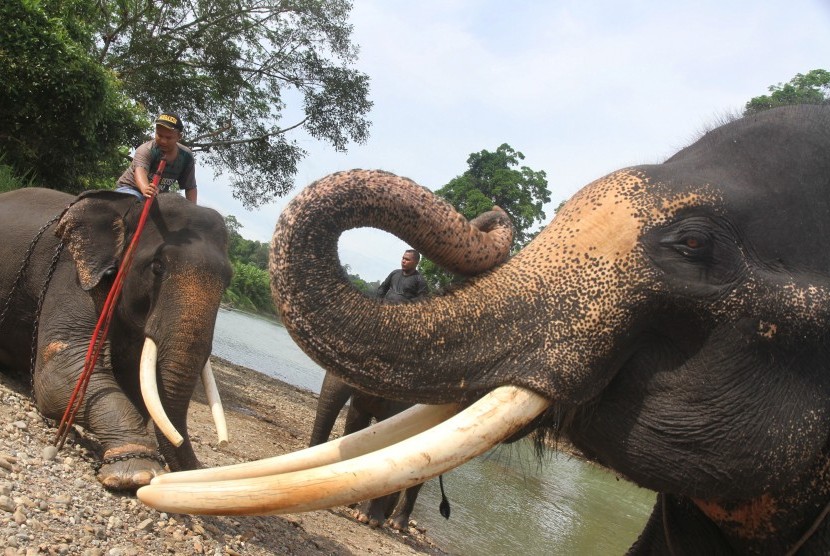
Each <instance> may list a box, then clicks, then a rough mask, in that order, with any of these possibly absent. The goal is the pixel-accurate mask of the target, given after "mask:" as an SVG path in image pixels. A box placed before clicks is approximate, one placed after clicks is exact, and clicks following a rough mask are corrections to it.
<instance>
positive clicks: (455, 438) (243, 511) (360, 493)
mask: <svg viewBox="0 0 830 556" xmlns="http://www.w3.org/2000/svg"><path fill="white" fill-rule="evenodd" d="M549 404H550V401H549V400H547V399H546V398H543V397H542V396H540V395H538V394H536V393H534V392H531V391H529V390H526V389H524V388H516V387H511V386H505V387H501V388H498V389H496V390H494V391H492V392H490V393H489V394H487V395H486V396H484V397H483V398H482V399H480V400H479V401H477V402H476V403H475V404H473V405H471V406H470V407H469V408H467V409H466V410H464V411H462V412H461V413H459V414H458V415H456V416H455V417H452V418H450V419H448V420H447V421H445V422H443V423H441V424H439V425H437V426H435V427H433V428H432V429H430V430H428V431H425V432H422V433H420V434H417V435H415V436H413V437H411V438H408V439H407V440H404V441H402V442H399V443H397V444H395V445H393V446H389V447H386V448H384V449H382V450H379V451H377V452H374V453H371V454H367V455H363V456H359V457H356V458H353V459H349V460H346V461H341V462H338V463H335V464H331V465H327V466H324V467H318V468H314V469H307V470H303V471H295V472H291V473H285V474H281V475H269V476H267V477H258V478H251V479H239V480H233V481H215V482H200V483H166V484H165V483H162V484H151V485H148V486H144V487H141V488H140V489H138V493H137V494H138V497H139V499H140V500H141V501H142V502H144V503H145V504H147V505H149V506H152V507H153V508H156V509H157V510H159V511H165V512H174V513H189V514H212V515H262V514H276V513H295V512H305V511H312V510H319V509H323V508H330V507H333V506H339V505H342V504H348V503H351V502H355V501H359V500H368V499H370V498H375V497H377V496H382V495H384V494H389V493H390V492H396V491H399V490H403V489H406V488H409V487H411V486H414V485H416V484H419V483H422V482H424V481H426V480H428V479H431V478H432V477H435V476H436V475H440V474H441V473H444V472H446V471H448V470H450V469H453V468H455V467H458V466H459V465H461V464H462V463H465V462H467V461H469V460H470V459H472V458H474V457H476V456H478V455H480V454H482V453H484V452H485V451H487V450H488V449H490V448H491V447H492V446H494V445H496V444H498V443H499V442H501V441H502V440H505V439H506V438H508V437H510V436H511V435H512V434H514V433H515V432H517V431H518V430H520V429H521V428H522V427H523V426H524V425H526V424H528V423H529V422H531V421H532V420H533V419H534V418H535V417H536V416H537V415H539V414H540V413H541V412H542V411H544V410H545V408H546V407H547V406H548V405H549Z"/></svg>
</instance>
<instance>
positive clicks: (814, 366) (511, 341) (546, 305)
mask: <svg viewBox="0 0 830 556" xmlns="http://www.w3.org/2000/svg"><path fill="white" fill-rule="evenodd" d="M828 153H830V106H790V107H784V108H778V109H775V110H769V111H766V112H762V113H760V114H757V115H753V116H749V117H746V118H743V119H740V120H736V121H732V122H730V123H727V124H725V125H723V126H721V127H719V128H717V129H713V130H712V131H709V132H708V133H706V134H705V135H704V136H703V137H701V138H700V139H699V140H698V141H697V142H696V143H694V144H693V145H691V146H689V147H687V148H685V149H683V150H681V151H680V152H678V153H677V154H676V155H674V156H672V157H671V158H669V159H668V160H666V161H665V162H664V163H662V164H655V165H643V166H636V167H631V168H627V169H623V170H620V171H617V172H614V173H612V174H610V175H608V176H606V177H604V178H601V179H599V180H597V181H596V182H594V183H592V184H590V185H588V186H586V187H585V188H584V189H583V190H581V191H580V192H579V193H578V194H576V195H575V196H574V197H573V198H572V199H571V200H569V201H568V203H567V204H566V205H565V206H564V207H563V208H562V209H561V210H560V211H559V213H558V214H557V216H556V218H555V219H554V221H553V222H552V223H551V224H550V225H549V226H548V227H547V228H546V229H545V230H544V231H543V232H542V233H540V234H539V235H538V236H537V237H536V238H535V239H534V240H533V241H532V242H531V243H530V244H529V245H528V246H526V247H525V248H524V249H523V250H522V251H521V252H520V253H518V254H517V255H516V256H514V257H513V258H512V259H511V260H510V261H509V262H507V263H505V264H504V265H502V266H501V267H499V268H497V269H495V270H493V271H492V272H489V273H486V274H484V275H482V276H479V277H476V278H473V279H471V280H469V281H467V282H465V283H464V284H462V285H460V286H459V287H458V288H457V289H455V290H454V291H452V292H448V294H447V295H444V296H437V297H434V298H431V299H429V300H427V301H424V302H422V303H418V304H417V305H399V306H383V305H380V304H379V303H377V301H375V300H372V299H369V298H367V297H365V296H362V295H360V294H359V293H358V292H356V291H354V290H352V289H350V288H349V286H348V283H347V281H346V279H345V277H344V276H343V273H342V271H341V270H340V266H339V261H338V258H337V251H336V249H337V239H338V237H339V235H340V234H341V233H342V232H343V231H344V230H346V229H350V228H353V227H359V226H361V225H369V226H375V227H378V228H381V229H384V230H386V231H389V232H391V233H394V234H395V235H397V236H399V237H400V238H402V239H403V240H404V241H406V242H407V243H408V244H410V245H412V246H413V247H415V248H416V249H419V250H420V251H421V252H422V253H424V255H425V256H427V257H429V258H430V259H432V260H435V261H436V262H438V263H439V264H441V265H443V266H447V265H450V266H451V265H453V264H460V263H459V261H461V263H463V262H464V260H465V259H464V257H465V255H464V254H465V253H466V254H467V255H466V257H467V258H475V257H476V254H477V245H476V244H475V243H474V242H473V241H471V240H468V238H472V236H470V235H469V230H468V229H467V228H465V227H464V226H463V223H461V222H460V221H459V219H458V218H457V216H453V215H452V214H450V213H448V212H447V211H446V210H445V209H444V208H443V207H442V206H441V205H440V203H438V202H437V201H436V200H434V199H432V198H431V196H430V195H429V194H428V192H425V190H424V189H423V188H420V187H418V186H416V185H414V184H412V183H411V182H409V181H408V180H405V179H403V178H398V177H396V176H392V175H390V174H387V173H384V172H371V171H353V172H345V173H339V174H334V175H332V176H329V177H327V178H324V179H322V180H320V181H318V182H316V183H315V184H312V185H311V186H309V187H308V188H307V189H306V190H304V191H303V192H302V193H301V194H300V195H299V196H297V197H296V198H295V199H294V200H293V201H292V203H291V204H290V205H289V206H288V207H287V208H286V210H285V211H284V212H283V214H282V215H281V217H280V221H279V223H278V225H277V229H276V231H275V235H274V239H273V243H272V245H273V252H272V258H271V272H272V289H273V291H274V294H275V299H276V301H277V305H278V307H279V308H280V311H281V313H282V315H283V320H284V323H285V325H286V327H287V328H288V330H289V331H290V333H291V335H292V336H293V338H294V339H295V340H296V341H297V343H298V344H299V345H300V346H301V347H302V348H303V349H304V350H306V351H307V353H309V355H310V356H311V357H312V358H314V359H315V360H316V361H317V362H318V363H319V364H321V365H322V366H323V367H324V368H325V369H327V370H328V371H329V372H332V373H335V374H337V375H339V376H341V377H343V378H345V379H346V380H348V381H349V382H350V383H351V384H354V385H355V386H357V387H359V388H361V389H365V390H367V391H369V392H371V393H373V394H375V395H379V396H385V397H394V398H396V399H405V400H408V401H411V402H419V403H429V404H440V403H450V402H459V401H460V402H461V403H462V405H465V404H469V403H472V402H475V403H474V404H473V405H471V406H470V407H469V408H468V409H467V410H465V412H464V413H463V414H462V415H461V416H458V418H459V419H461V418H464V417H465V416H466V415H468V414H471V413H472V412H478V411H481V413H478V414H477V415H481V417H480V418H476V419H473V418H471V419H470V420H469V421H463V425H464V426H460V425H459V426H458V427H456V428H454V429H452V431H447V430H445V429H441V434H446V435H447V437H448V438H453V439H456V440H455V442H456V444H458V445H459V451H461V450H464V451H465V452H464V453H465V454H466V456H465V455H464V454H462V453H456V452H453V453H451V454H448V453H445V452H443V451H440V450H442V449H445V448H446V444H447V441H446V440H445V437H441V438H436V437H430V438H429V439H427V438H424V439H420V438H421V437H419V439H420V440H419V442H418V443H417V446H415V445H414V444H415V443H410V444H406V446H407V447H408V448H409V447H411V448H412V451H411V452H410V453H407V454H400V455H399V454H397V453H395V454H394V456H395V458H396V459H395V460H394V462H392V461H391V460H389V459H387V458H386V455H388V453H387V452H385V454H386V455H385V456H384V458H378V460H377V461H372V462H371V463H370V461H369V460H368V459H366V458H364V459H361V465H362V467H363V468H364V469H365V471H364V470H363V469H361V470H355V472H354V475H353V476H350V477H348V478H343V477H340V476H338V475H337V474H336V473H335V469H340V467H337V468H332V472H331V476H332V483H326V485H325V487H326V489H324V488H322V487H323V486H324V485H322V484H316V485H315V487H316V488H315V489H303V488H301V487H300V486H299V485H298V487H297V488H296V489H294V488H293V487H292V486H291V485H289V484H285V483H280V484H281V487H282V488H283V489H284V490H283V494H284V497H283V498H282V499H280V500H279V501H277V500H276V499H273V500H269V501H268V502H263V501H260V507H266V508H268V511H278V507H281V506H278V505H277V504H279V505H283V504H285V505H295V504H300V503H301V502H300V501H302V507H307V508H313V507H315V504H319V505H325V504H332V503H339V502H340V500H341V498H339V497H329V496H327V494H328V492H324V490H327V491H330V490H331V488H332V485H333V484H334V482H335V481H336V484H337V488H338V489H345V490H351V491H353V492H355V493H359V495H360V496H366V495H369V494H372V495H374V494H376V493H379V492H382V491H383V490H382V489H386V491H388V490H389V489H392V488H402V487H404V486H406V485H407V484H410V481H409V479H408V477H410V476H411V477H412V479H411V480H412V481H415V480H423V479H424V478H425V477H430V476H434V475H435V474H437V473H440V472H442V471H443V470H445V469H446V468H447V466H453V465H458V464H459V463H460V462H463V461H465V460H464V457H472V455H474V452H475V451H477V450H479V449H484V448H481V447H480V446H479V445H478V444H476V445H475V446H474V447H470V446H467V445H466V444H465V445H464V446H461V444H462V442H459V441H458V440H457V439H459V438H460V437H461V436H462V435H463V434H464V432H465V431H464V427H467V428H469V429H470V430H474V431H476V434H475V436H476V439H480V440H481V443H484V445H485V446H486V445H488V444H490V443H492V442H498V441H499V440H500V439H502V438H504V437H505V436H509V435H512V434H514V433H515V432H517V431H518V430H520V429H521V428H523V427H528V426H532V427H536V428H537V429H538V431H539V437H540V438H545V437H548V436H550V435H557V434H564V435H567V436H568V437H569V438H570V440H571V441H572V442H573V443H574V444H575V445H576V447H577V448H579V449H581V450H582V451H583V452H584V453H586V454H588V456H589V457H591V458H593V459H595V460H596V461H598V462H600V463H601V464H603V465H605V466H608V467H609V468H611V469H613V470H615V471H616V472H617V473H618V474H620V475H621V476H624V477H627V478H629V479H630V480H632V481H634V482H635V483H637V484H638V485H641V486H643V487H645V488H649V489H652V490H655V491H657V492H658V493H659V495H658V499H657V505H656V506H655V510H654V512H653V514H652V516H651V519H650V521H649V523H648V525H647V527H646V529H645V530H644V532H643V534H642V535H641V537H640V539H639V540H638V541H637V543H636V544H635V545H634V547H633V548H632V552H633V553H638V554H665V553H672V554H731V553H742V554H743V553H746V554H750V553H752V554H783V553H795V552H796V551H800V552H799V553H801V554H826V553H827V552H828V551H830V521H828V520H827V519H825V518H826V516H827V515H828V510H830V442H828V440H829V438H830V372H828V369H830V348H828V346H830V342H829V341H828V340H830V338H828V333H829V332H828V330H830V326H828V325H830V233H828V232H830V154H828ZM390 207H395V208H396V209H398V212H394V211H393V210H390ZM398 214H407V215H412V218H409V217H408V218H399V217H398V216H397V215H398ZM321 221H325V225H320V222H321ZM472 239H474V238H472ZM309 254H312V256H309ZM332 292H336V295H333V294H332ZM390 326H395V327H396V330H397V334H395V335H388V334H384V333H383V330H385V329H388V327H390ZM395 338H407V341H406V343H403V342H398V341H396V340H395ZM494 389H495V390H494ZM476 400H478V401H476ZM502 400H503V401H502ZM516 400H519V403H517V402H516ZM488 404H489V405H488ZM485 409H486V412H485V411H484V410H485ZM491 414H492V415H498V416H500V417H499V419H496V418H490V417H489V415H491ZM505 415H507V417H505V419H502V418H501V416H505ZM454 419H455V418H454ZM485 419H486V422H483V421H484V420H485ZM497 421H505V422H504V423H503V424H502V423H500V422H497ZM499 427H500V428H499ZM494 431H495V432H494ZM491 432H492V433H493V434H490V433H491ZM450 435H454V436H450ZM421 436H424V435H421ZM465 438H466V437H465ZM428 440H429V446H427V443H428ZM402 449H403V448H401V450H402ZM471 454H472V455H471ZM390 457H391V456H390ZM402 461H412V462H415V463H413V466H412V467H411V468H408V469H405V470H400V471H399V470H398V469H397V464H398V462H402ZM436 461H439V463H440V465H439V464H435V462H436ZM348 464H349V462H348V461H346V462H343V464H342V466H343V467H345V466H347V465H348ZM338 465H340V464H338ZM375 466H377V467H375ZM376 469H386V470H388V473H387V474H386V475H382V474H380V473H376ZM321 472H322V470H321ZM309 473H311V472H309ZM373 473H375V474H374V475H373ZM393 475H394V477H396V478H398V477H400V480H397V481H392V479H390V477H391V476H393ZM363 477H373V479H372V480H373V481H375V480H377V481H378V484H379V485H381V486H379V487H378V488H374V489H373V487H372V486H371V485H364V484H363V482H362V480H363ZM277 478H278V477H269V478H267V479H268V480H270V479H277ZM379 479H383V481H382V482H381V481H380V480H379ZM260 481H261V485H262V487H263V488H264V487H265V486H266V485H267V484H268V482H267V480H266V479H265V478H262V479H260ZM203 487H204V488H205V489H209V488H210V485H203ZM287 491H290V494H288V495H285V492H287ZM151 494H152V492H151V491H148V492H147V496H148V497H149V496H150V495H151ZM223 494H225V495H226V496H227V494H228V493H227V492H224V493H223ZM357 495H358V494H355V496H357ZM145 499H149V498H147V497H145ZM207 500H208V499H206V503H208V502H207ZM234 502H235V504H236V505H235V506H234V509H235V510H236V509H237V508H238V507H239V506H238V503H239V502H240V500H235V501H234ZM272 502H273V505H272ZM209 503H211V504H212V503H215V501H214V500H212V499H211V500H210V502H209ZM227 504H228V505H229V506H230V505H231V502H230V501H228V502H227Z"/></svg>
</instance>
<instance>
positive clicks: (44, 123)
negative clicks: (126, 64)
mask: <svg viewBox="0 0 830 556" xmlns="http://www.w3.org/2000/svg"><path fill="white" fill-rule="evenodd" d="M93 6H94V3H93V2H92V1H90V0H51V1H43V2H39V1H37V0H4V1H3V2H0V21H2V22H3V25H0V95H2V98H3V101H2V102H0V152H2V153H3V154H4V161H5V163H6V164H8V165H9V166H11V167H12V168H14V170H15V171H16V172H17V173H19V174H25V175H28V176H30V177H31V178H32V179H33V180H36V181H37V182H38V183H39V184H42V185H45V186H48V187H52V188H54V189H61V190H64V191H69V192H72V193H77V192H79V191H81V190H83V189H92V188H99V187H112V183H113V181H114V177H113V176H116V177H117V175H118V174H120V172H121V171H122V170H123V167H124V165H125V161H126V158H125V155H126V147H127V146H128V145H130V144H132V143H134V142H135V141H136V139H137V138H138V137H139V136H140V135H141V132H142V130H143V129H145V128H146V127H147V125H148V121H147V120H146V118H145V117H144V116H142V114H143V111H141V110H139V109H138V107H137V106H136V105H135V104H134V103H133V102H131V101H130V100H129V99H128V97H126V96H125V95H124V94H123V92H122V90H121V88H120V84H119V82H118V80H117V78H116V77H115V75H114V74H113V73H112V72H111V71H109V70H108V69H106V68H105V67H103V66H101V64H99V63H98V61H97V60H95V59H94V58H93V57H92V56H91V55H90V49H91V46H92V44H93V43H94V40H93V37H94V29H93V26H91V25H90V24H89V22H90V21H93V20H94V12H93Z"/></svg>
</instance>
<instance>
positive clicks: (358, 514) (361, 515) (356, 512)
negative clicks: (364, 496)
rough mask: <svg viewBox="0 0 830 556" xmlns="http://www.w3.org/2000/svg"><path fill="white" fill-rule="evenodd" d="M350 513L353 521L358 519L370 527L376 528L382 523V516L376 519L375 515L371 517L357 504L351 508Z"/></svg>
mask: <svg viewBox="0 0 830 556" xmlns="http://www.w3.org/2000/svg"><path fill="white" fill-rule="evenodd" d="M350 513H351V516H352V518H353V519H354V520H355V521H358V522H360V523H365V524H366V525H368V526H369V527H371V528H373V529H377V528H378V527H380V526H381V525H382V524H383V518H381V519H378V518H377V517H372V516H371V515H369V514H367V513H366V512H364V511H363V510H362V509H360V507H359V506H358V507H356V508H354V509H352V511H351V512H350Z"/></svg>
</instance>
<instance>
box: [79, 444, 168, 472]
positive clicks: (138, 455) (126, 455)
mask: <svg viewBox="0 0 830 556" xmlns="http://www.w3.org/2000/svg"><path fill="white" fill-rule="evenodd" d="M108 451H109V450H108ZM131 459H148V460H153V461H157V462H158V463H159V464H160V465H161V466H162V467H164V466H166V465H167V462H166V461H165V460H164V456H162V455H161V454H160V453H158V452H157V451H152V450H149V449H145V450H136V451H130V452H123V453H118V454H115V455H112V456H109V457H106V454H105V457H104V458H102V459H101V461H96V462H94V463H93V464H92V467H93V468H94V469H95V472H96V473H97V472H98V471H100V470H101V468H102V467H103V466H105V465H109V464H111V463H117V462H119V461H128V460H131Z"/></svg>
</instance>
